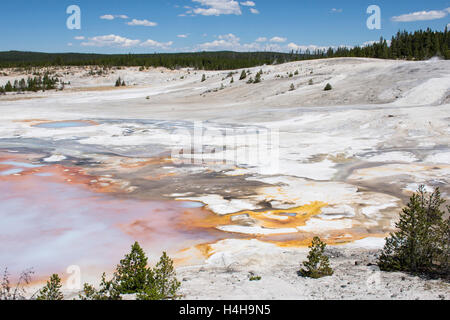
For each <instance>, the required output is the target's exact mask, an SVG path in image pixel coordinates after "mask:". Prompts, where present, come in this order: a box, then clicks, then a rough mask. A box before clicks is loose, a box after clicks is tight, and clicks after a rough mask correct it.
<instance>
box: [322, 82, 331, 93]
mask: <svg viewBox="0 0 450 320" xmlns="http://www.w3.org/2000/svg"><path fill="white" fill-rule="evenodd" d="M323 90H324V91H330V90H333V87H332V86H331V84H329V83H327V85H326V86H325V88H324V89H323Z"/></svg>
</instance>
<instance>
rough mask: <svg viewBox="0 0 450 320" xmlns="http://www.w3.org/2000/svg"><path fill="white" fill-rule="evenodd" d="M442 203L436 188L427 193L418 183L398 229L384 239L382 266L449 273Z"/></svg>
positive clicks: (449, 253) (448, 237) (449, 241)
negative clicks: (417, 187)
mask: <svg viewBox="0 0 450 320" xmlns="http://www.w3.org/2000/svg"><path fill="white" fill-rule="evenodd" d="M444 203H445V200H443V199H442V198H441V193H440V192H439V189H436V190H435V191H434V192H433V193H431V194H427V193H426V192H425V187H424V186H420V187H419V190H418V191H417V193H415V194H414V195H413V196H412V197H411V198H410V201H409V203H408V205H407V206H406V208H404V209H403V211H402V213H401V214H400V219H399V221H398V222H397V223H396V228H397V231H396V232H394V233H392V234H391V235H390V237H388V238H387V239H386V244H385V246H384V249H383V251H382V253H381V255H380V257H379V260H378V266H379V267H380V269H381V270H383V271H405V272H411V273H424V274H429V275H436V274H439V275H443V276H446V277H448V276H449V274H450V270H449V256H450V247H449V246H450V231H449V218H448V217H447V219H444V215H445V212H444V211H443V210H441V207H442V205H443V204H444ZM447 210H448V211H449V212H450V209H449V208H448V207H447Z"/></svg>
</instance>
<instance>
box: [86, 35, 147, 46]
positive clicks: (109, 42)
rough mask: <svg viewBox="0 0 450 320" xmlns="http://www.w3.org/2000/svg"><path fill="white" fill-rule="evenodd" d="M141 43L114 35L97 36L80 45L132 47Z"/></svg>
mask: <svg viewBox="0 0 450 320" xmlns="http://www.w3.org/2000/svg"><path fill="white" fill-rule="evenodd" d="M140 43H141V41H140V40H132V39H127V38H124V37H121V36H117V35H114V34H110V35H105V36H97V37H92V38H89V39H88V41H87V42H82V43H81V45H82V46H85V47H122V48H128V47H134V46H137V45H139V44H140Z"/></svg>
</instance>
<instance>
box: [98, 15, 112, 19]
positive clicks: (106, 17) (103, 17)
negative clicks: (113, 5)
mask: <svg viewBox="0 0 450 320" xmlns="http://www.w3.org/2000/svg"><path fill="white" fill-rule="evenodd" d="M100 19H103V20H114V16H113V15H110V14H105V15H103V16H101V17H100Z"/></svg>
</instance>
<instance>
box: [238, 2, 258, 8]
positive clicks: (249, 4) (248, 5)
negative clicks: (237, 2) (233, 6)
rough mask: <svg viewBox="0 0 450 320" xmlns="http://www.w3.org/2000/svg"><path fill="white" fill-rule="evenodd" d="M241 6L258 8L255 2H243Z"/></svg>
mask: <svg viewBox="0 0 450 320" xmlns="http://www.w3.org/2000/svg"><path fill="white" fill-rule="evenodd" d="M241 6H244V7H254V6H256V4H255V3H254V2H253V1H245V2H241Z"/></svg>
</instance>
